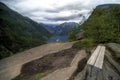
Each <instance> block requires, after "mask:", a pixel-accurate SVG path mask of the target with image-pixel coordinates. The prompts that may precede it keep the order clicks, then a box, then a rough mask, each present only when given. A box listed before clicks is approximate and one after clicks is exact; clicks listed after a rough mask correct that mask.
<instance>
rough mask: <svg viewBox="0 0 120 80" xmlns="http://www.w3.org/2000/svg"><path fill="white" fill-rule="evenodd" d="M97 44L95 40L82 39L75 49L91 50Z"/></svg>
mask: <svg viewBox="0 0 120 80" xmlns="http://www.w3.org/2000/svg"><path fill="white" fill-rule="evenodd" d="M95 45H96V43H95V42H94V40H93V39H92V38H86V39H82V40H80V41H78V42H77V43H76V44H75V45H74V47H76V48H90V47H93V46H95Z"/></svg>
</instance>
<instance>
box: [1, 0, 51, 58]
mask: <svg viewBox="0 0 120 80" xmlns="http://www.w3.org/2000/svg"><path fill="white" fill-rule="evenodd" d="M50 36H51V33H50V32H49V31H48V30H46V29H45V28H44V27H43V26H42V25H40V24H38V23H36V22H34V21H33V20H31V19H29V18H27V17H24V16H22V15H20V14H19V13H17V12H15V11H13V10H11V9H10V8H8V7H7V6H6V5H5V4H3V3H1V2H0V59H1V58H4V57H7V56H10V55H12V54H14V53H16V52H18V51H22V50H24V49H27V48H31V47H34V46H37V45H41V44H44V43H46V41H47V40H48V38H49V37H50Z"/></svg>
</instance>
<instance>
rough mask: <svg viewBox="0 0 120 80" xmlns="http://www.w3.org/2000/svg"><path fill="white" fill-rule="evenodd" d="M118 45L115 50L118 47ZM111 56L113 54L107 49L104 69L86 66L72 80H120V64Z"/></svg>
mask: <svg viewBox="0 0 120 80" xmlns="http://www.w3.org/2000/svg"><path fill="white" fill-rule="evenodd" d="M116 45H118V44H116ZM116 45H114V47H113V48H115V47H117V46H116ZM115 49H116V50H117V48H115ZM111 54H112V52H110V51H109V50H108V49H106V52H105V58H104V63H103V68H102V69H98V68H96V67H93V66H88V65H86V66H85V67H84V69H83V70H82V71H80V72H77V74H76V75H75V76H74V78H73V79H72V80H120V68H119V67H120V64H119V63H118V62H117V61H116V60H114V58H113V56H112V55H111Z"/></svg>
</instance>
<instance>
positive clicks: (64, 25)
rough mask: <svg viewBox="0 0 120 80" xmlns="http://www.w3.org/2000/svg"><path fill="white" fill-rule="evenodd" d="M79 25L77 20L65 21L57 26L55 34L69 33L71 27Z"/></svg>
mask: <svg viewBox="0 0 120 80" xmlns="http://www.w3.org/2000/svg"><path fill="white" fill-rule="evenodd" d="M75 26H78V23H75V22H65V23H62V24H60V25H58V26H56V27H55V34H57V35H68V32H69V30H70V28H73V27H75Z"/></svg>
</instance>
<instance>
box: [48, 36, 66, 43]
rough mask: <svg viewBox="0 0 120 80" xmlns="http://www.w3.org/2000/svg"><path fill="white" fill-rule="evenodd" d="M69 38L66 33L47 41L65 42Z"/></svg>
mask: <svg viewBox="0 0 120 80" xmlns="http://www.w3.org/2000/svg"><path fill="white" fill-rule="evenodd" d="M67 40H68V36H66V35H55V36H53V37H51V38H50V39H49V40H48V41H47V43H54V42H65V41H67Z"/></svg>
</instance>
